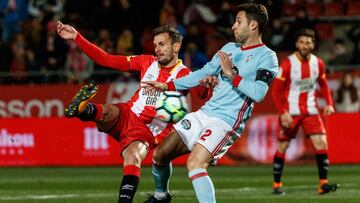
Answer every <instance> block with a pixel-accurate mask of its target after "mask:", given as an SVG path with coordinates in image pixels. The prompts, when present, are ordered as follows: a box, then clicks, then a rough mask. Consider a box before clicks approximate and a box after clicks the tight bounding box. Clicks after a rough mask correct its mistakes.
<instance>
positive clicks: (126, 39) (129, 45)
mask: <svg viewBox="0 0 360 203" xmlns="http://www.w3.org/2000/svg"><path fill="white" fill-rule="evenodd" d="M133 48H134V44H133V33H132V32H131V30H129V29H125V30H123V31H122V33H121V35H120V36H119V37H118V38H117V40H116V47H115V54H118V55H125V56H129V55H133V54H134V53H133Z"/></svg>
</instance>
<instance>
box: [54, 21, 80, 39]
mask: <svg viewBox="0 0 360 203" xmlns="http://www.w3.org/2000/svg"><path fill="white" fill-rule="evenodd" d="M57 33H58V35H60V37H62V38H63V39H72V40H74V39H75V37H76V35H77V34H78V32H77V31H76V30H75V28H74V27H73V26H70V25H67V24H63V23H62V22H61V21H57Z"/></svg>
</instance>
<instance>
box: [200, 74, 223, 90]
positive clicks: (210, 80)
mask: <svg viewBox="0 0 360 203" xmlns="http://www.w3.org/2000/svg"><path fill="white" fill-rule="evenodd" d="M199 83H200V85H201V86H203V87H206V88H214V87H215V86H216V85H217V84H218V83H219V80H218V79H217V77H216V76H205V77H204V78H203V79H202V80H200V81H199Z"/></svg>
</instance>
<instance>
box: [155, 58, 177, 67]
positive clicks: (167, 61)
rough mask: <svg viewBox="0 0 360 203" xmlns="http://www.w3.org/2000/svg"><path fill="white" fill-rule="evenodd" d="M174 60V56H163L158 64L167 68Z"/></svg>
mask: <svg viewBox="0 0 360 203" xmlns="http://www.w3.org/2000/svg"><path fill="white" fill-rule="evenodd" d="M173 59H174V56H163V57H162V58H161V59H158V63H159V64H160V65H161V66H167V65H168V64H169V63H170V61H171V60H173Z"/></svg>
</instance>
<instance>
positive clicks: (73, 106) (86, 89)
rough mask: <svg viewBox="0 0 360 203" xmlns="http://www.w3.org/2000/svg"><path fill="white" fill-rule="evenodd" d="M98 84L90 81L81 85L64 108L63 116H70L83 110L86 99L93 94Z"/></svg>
mask: <svg viewBox="0 0 360 203" xmlns="http://www.w3.org/2000/svg"><path fill="white" fill-rule="evenodd" d="M97 91H98V86H97V85H95V84H93V83H91V84H89V85H85V86H83V87H82V88H81V89H80V90H79V91H78V93H77V94H76V95H75V96H74V98H73V100H72V101H71V102H70V104H69V105H68V106H67V107H66V108H65V112H64V113H65V116H66V117H68V118H72V117H74V116H76V115H78V114H79V113H81V112H83V111H84V110H85V107H86V105H87V101H88V100H90V99H91V98H92V97H94V96H95V94H96V92H97Z"/></svg>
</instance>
